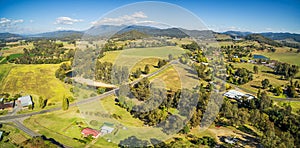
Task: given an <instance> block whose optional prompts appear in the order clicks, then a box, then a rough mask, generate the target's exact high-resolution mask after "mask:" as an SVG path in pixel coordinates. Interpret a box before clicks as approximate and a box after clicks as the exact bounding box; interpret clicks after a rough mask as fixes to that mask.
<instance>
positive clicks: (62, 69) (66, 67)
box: [55, 62, 72, 83]
mask: <svg viewBox="0 0 300 148" xmlns="http://www.w3.org/2000/svg"><path fill="white" fill-rule="evenodd" d="M71 69H72V67H71V64H70V63H69V62H65V63H62V64H61V65H60V66H59V68H58V69H57V70H56V71H55V77H56V78H58V79H59V80H61V81H64V82H66V83H72V81H71V79H66V74H67V73H68V72H70V71H71Z"/></svg>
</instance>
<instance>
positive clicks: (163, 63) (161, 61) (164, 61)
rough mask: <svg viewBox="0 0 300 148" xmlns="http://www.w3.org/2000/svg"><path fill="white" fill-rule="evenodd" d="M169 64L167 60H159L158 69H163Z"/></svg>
mask: <svg viewBox="0 0 300 148" xmlns="http://www.w3.org/2000/svg"><path fill="white" fill-rule="evenodd" d="M166 64H167V61H166V60H163V59H159V61H158V63H157V68H161V67H163V66H164V65H166Z"/></svg>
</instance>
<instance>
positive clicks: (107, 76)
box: [95, 60, 113, 83]
mask: <svg viewBox="0 0 300 148" xmlns="http://www.w3.org/2000/svg"><path fill="white" fill-rule="evenodd" d="M112 68H113V64H112V63H110V62H100V61H99V60H97V61H96V67H95V80H98V81H102V82H106V83H111V75H112V74H111V72H112Z"/></svg>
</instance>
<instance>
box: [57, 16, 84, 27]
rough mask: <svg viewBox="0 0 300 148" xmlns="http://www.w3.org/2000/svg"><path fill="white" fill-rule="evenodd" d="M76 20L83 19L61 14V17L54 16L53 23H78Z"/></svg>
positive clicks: (80, 20)
mask: <svg viewBox="0 0 300 148" xmlns="http://www.w3.org/2000/svg"><path fill="white" fill-rule="evenodd" d="M78 22H83V20H82V19H73V18H70V17H65V16H62V17H58V18H56V20H55V22H54V24H57V25H73V24H74V23H78Z"/></svg>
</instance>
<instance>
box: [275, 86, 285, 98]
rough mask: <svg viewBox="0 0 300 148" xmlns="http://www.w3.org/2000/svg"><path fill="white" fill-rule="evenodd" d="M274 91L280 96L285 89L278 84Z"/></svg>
mask: <svg viewBox="0 0 300 148" xmlns="http://www.w3.org/2000/svg"><path fill="white" fill-rule="evenodd" d="M273 93H274V94H275V95H276V96H280V95H281V94H282V93H283V90H282V88H281V86H277V87H275V88H274V89H273Z"/></svg>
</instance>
